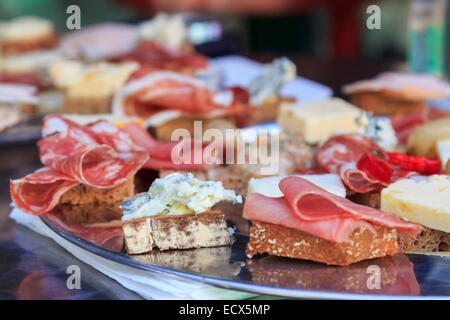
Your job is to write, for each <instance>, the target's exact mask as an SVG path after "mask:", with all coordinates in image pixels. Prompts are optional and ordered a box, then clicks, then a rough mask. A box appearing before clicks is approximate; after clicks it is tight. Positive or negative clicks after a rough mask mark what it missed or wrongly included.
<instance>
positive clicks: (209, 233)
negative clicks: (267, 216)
mask: <svg viewBox="0 0 450 320" xmlns="http://www.w3.org/2000/svg"><path fill="white" fill-rule="evenodd" d="M122 227H123V233H124V236H125V249H126V250H127V252H128V253H129V254H141V253H146V252H150V251H151V250H152V249H153V248H159V249H160V250H170V249H192V248H205V247H217V246H224V245H230V244H231V236H230V232H229V231H228V228H227V223H226V221H225V215H224V214H223V213H222V212H221V211H218V210H214V211H209V212H204V213H200V214H185V215H165V216H154V217H147V218H140V219H134V220H125V221H124V222H123V226H122Z"/></svg>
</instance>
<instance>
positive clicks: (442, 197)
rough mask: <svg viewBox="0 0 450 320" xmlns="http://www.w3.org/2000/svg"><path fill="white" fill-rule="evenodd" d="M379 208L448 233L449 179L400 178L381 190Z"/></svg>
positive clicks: (449, 211)
mask: <svg viewBox="0 0 450 320" xmlns="http://www.w3.org/2000/svg"><path fill="white" fill-rule="evenodd" d="M381 210H382V211H385V212H391V213H394V214H396V215H397V216H399V217H400V218H402V219H404V220H407V221H411V222H415V223H418V224H421V225H423V226H425V227H428V228H431V229H436V230H440V231H444V232H450V178H449V176H447V175H433V176H430V177H424V176H417V177H411V178H408V179H401V180H398V181H396V182H394V183H393V184H391V185H390V186H389V187H387V188H385V189H383V190H382V192H381Z"/></svg>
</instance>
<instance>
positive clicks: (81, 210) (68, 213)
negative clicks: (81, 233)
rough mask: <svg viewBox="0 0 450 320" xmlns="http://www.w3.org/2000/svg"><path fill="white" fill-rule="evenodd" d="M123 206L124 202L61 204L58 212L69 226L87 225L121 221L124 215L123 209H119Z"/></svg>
mask: <svg viewBox="0 0 450 320" xmlns="http://www.w3.org/2000/svg"><path fill="white" fill-rule="evenodd" d="M121 204H123V201H117V202H113V203H99V202H93V203H88V204H81V205H71V204H60V205H59V206H58V210H59V212H61V214H62V216H63V217H64V220H65V221H66V222H67V223H68V224H75V225H79V224H82V225H85V224H93V223H101V222H109V221H113V220H120V219H121V218H122V215H123V212H122V209H120V208H119V206H120V205H121Z"/></svg>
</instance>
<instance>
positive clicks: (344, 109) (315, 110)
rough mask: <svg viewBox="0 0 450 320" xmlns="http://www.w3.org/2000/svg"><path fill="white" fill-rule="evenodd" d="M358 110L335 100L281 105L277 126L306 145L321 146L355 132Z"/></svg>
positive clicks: (346, 103)
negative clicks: (329, 139) (298, 135)
mask: <svg viewBox="0 0 450 320" xmlns="http://www.w3.org/2000/svg"><path fill="white" fill-rule="evenodd" d="M359 114H360V110H359V109H358V108H357V107H355V106H354V105H352V104H350V103H348V102H346V101H344V100H342V99H339V98H332V99H328V100H320V101H312V102H307V103H283V104H282V105H281V107H280V111H279V113H278V119H277V122H278V124H279V125H280V126H281V127H282V128H283V129H284V130H286V131H287V132H290V133H294V134H301V135H302V136H303V137H304V138H305V141H306V142H307V143H310V144H316V143H321V142H323V141H325V140H326V139H328V138H329V137H331V136H332V135H334V134H338V133H357V132H358V124H357V122H356V118H357V117H358V116H359Z"/></svg>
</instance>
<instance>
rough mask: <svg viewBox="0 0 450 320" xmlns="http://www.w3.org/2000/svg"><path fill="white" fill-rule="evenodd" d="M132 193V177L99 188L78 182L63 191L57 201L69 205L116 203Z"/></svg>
mask: <svg viewBox="0 0 450 320" xmlns="http://www.w3.org/2000/svg"><path fill="white" fill-rule="evenodd" d="M133 195H134V177H132V178H130V179H128V180H127V181H125V182H124V183H121V184H119V185H118V186H116V187H114V188H107V189H99V188H94V187H91V186H88V185H85V184H80V185H78V186H76V187H74V188H72V189H70V190H69V191H67V192H65V193H64V194H63V195H62V197H61V199H60V200H59V202H60V203H61V204H70V205H87V204H98V203H116V202H120V201H124V200H125V199H126V198H128V197H131V196H133Z"/></svg>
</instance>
